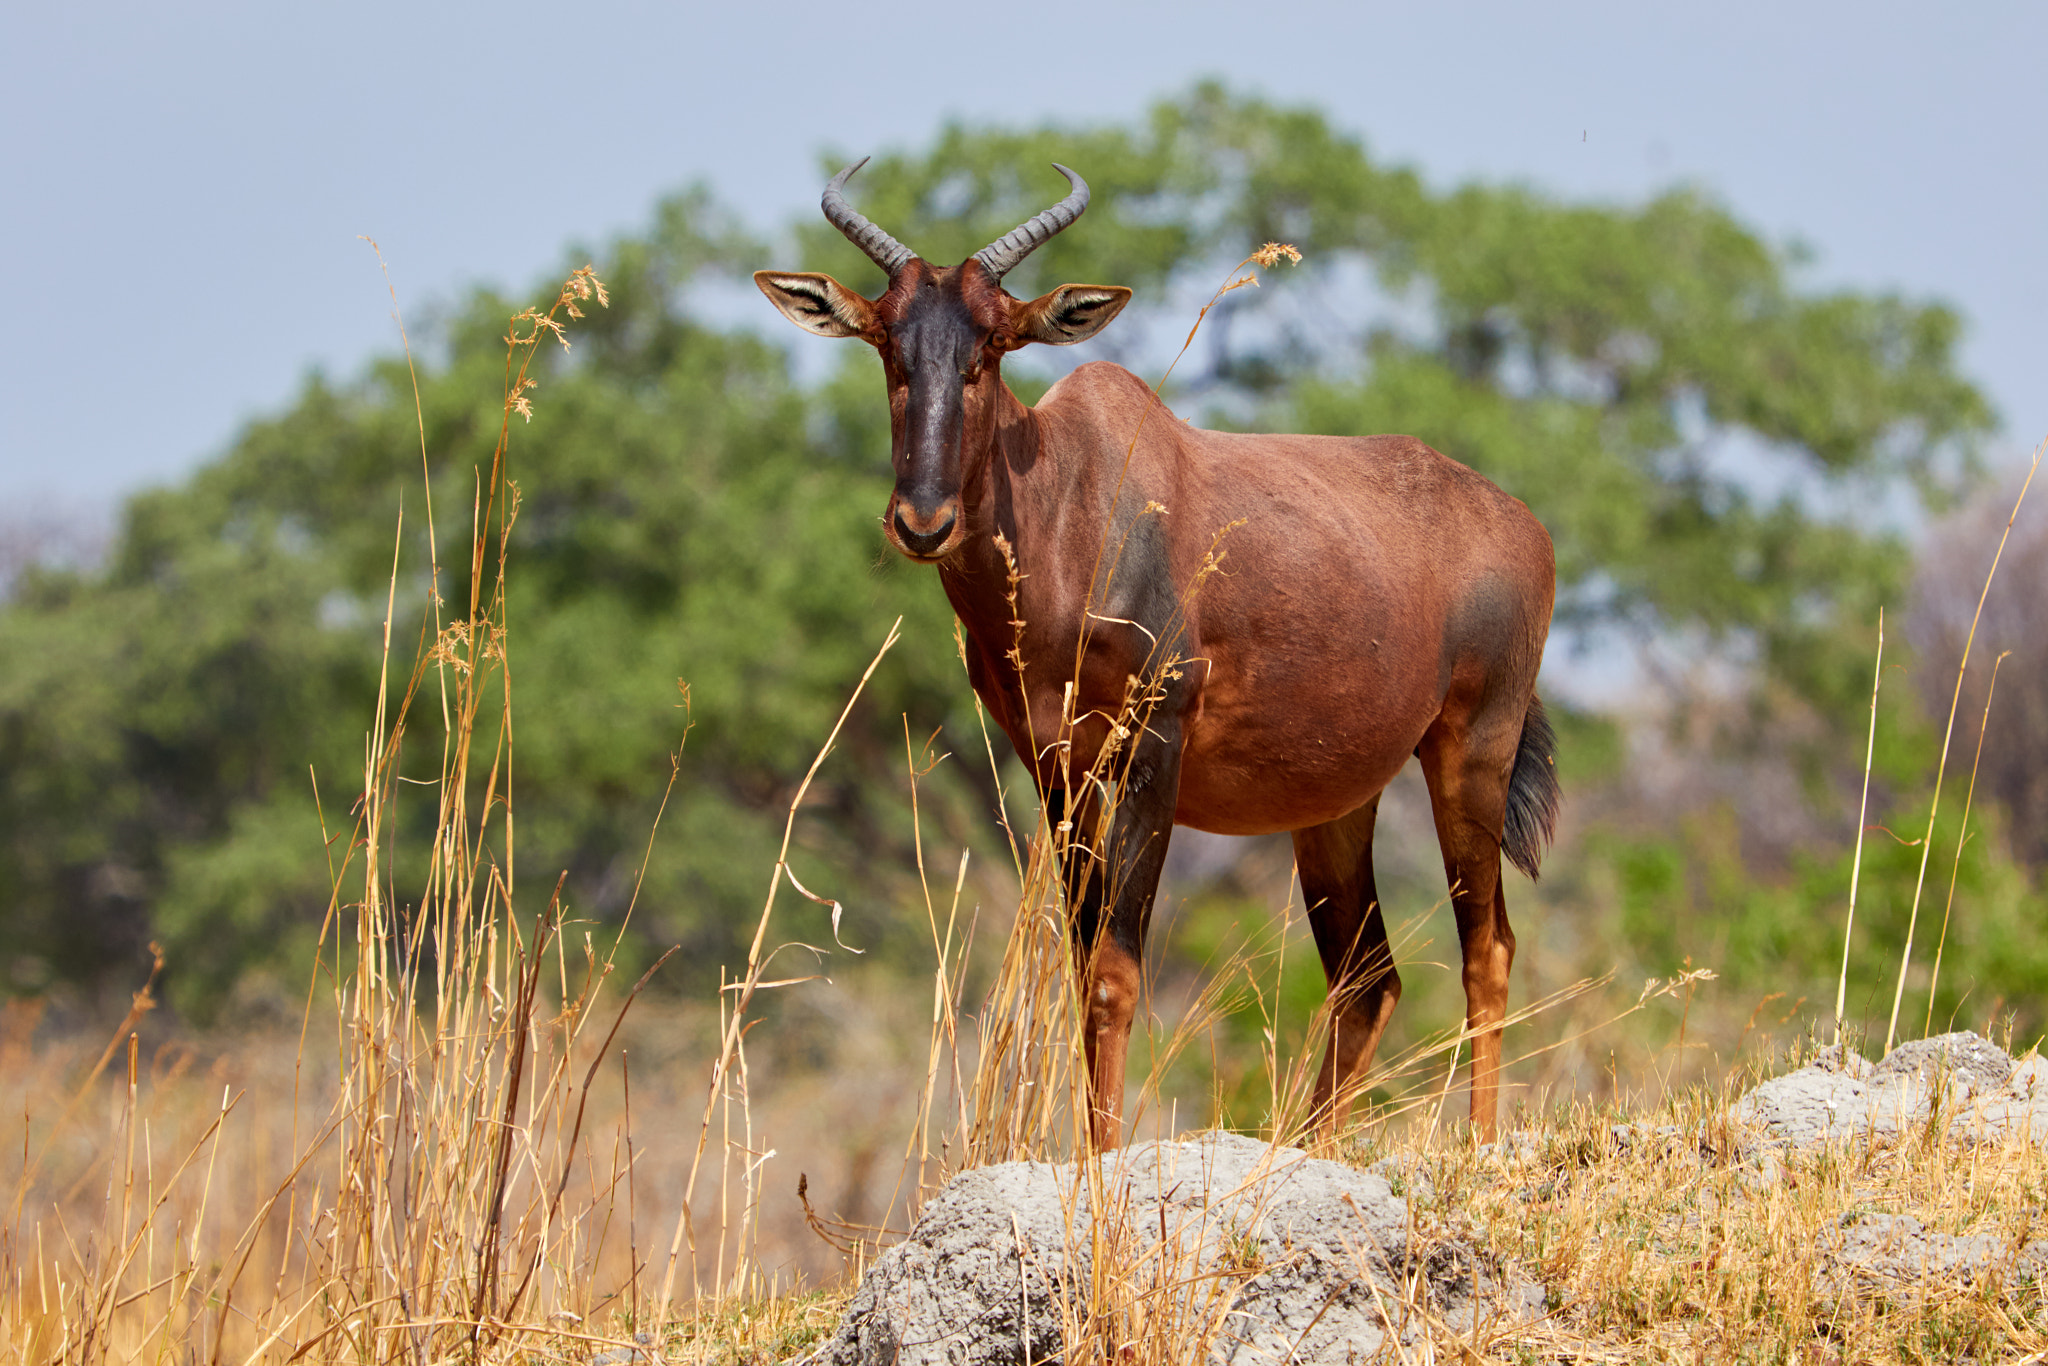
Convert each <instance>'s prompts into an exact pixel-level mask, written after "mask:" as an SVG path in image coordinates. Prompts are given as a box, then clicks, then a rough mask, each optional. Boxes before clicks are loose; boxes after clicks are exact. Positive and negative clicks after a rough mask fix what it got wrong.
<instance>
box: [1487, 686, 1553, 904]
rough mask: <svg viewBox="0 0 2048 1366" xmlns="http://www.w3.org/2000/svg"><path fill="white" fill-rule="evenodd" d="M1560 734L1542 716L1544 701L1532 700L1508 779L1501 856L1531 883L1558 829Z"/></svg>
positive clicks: (1547, 718)
mask: <svg viewBox="0 0 2048 1366" xmlns="http://www.w3.org/2000/svg"><path fill="white" fill-rule="evenodd" d="M1557 800H1558V786H1557V734H1556V732H1554V731H1552V730H1551V729H1550V718H1549V717H1547V716H1545V715H1544V714H1543V699H1542V698H1540V697H1537V696H1536V695H1535V694H1533V693H1532V694H1530V696H1529V710H1528V711H1527V712H1525V713H1524V714H1523V716H1522V743H1521V746H1520V747H1519V748H1518V749H1516V751H1515V774H1514V776H1513V777H1512V778H1510V779H1508V814H1507V822H1506V824H1505V827H1504V828H1503V829H1502V831H1501V837H1500V847H1501V852H1503V853H1505V854H1506V855H1507V856H1508V862H1510V863H1512V864H1514V865H1515V867H1517V868H1520V869H1521V870H1522V871H1523V872H1525V873H1527V874H1528V875H1529V876H1530V878H1531V879H1534V878H1535V876H1536V870H1537V868H1538V867H1539V866H1540V865H1541V864H1542V862H1543V851H1544V849H1545V848H1546V847H1548V846H1549V844H1550V835H1551V831H1552V830H1553V829H1554V828H1555V827H1556V825H1557Z"/></svg>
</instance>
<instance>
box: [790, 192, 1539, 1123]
mask: <svg viewBox="0 0 2048 1366" xmlns="http://www.w3.org/2000/svg"><path fill="white" fill-rule="evenodd" d="M865 164H866V159H865V158H863V159H862V160H861V161H859V162H856V163H854V164H853V165H851V166H849V167H847V168H846V169H845V170H843V171H841V172H840V173H839V174H838V175H836V176H834V177H833V178H832V180H831V182H830V184H829V185H827V187H826V189H825V193H824V198H823V201H822V207H823V209H824V213H825V217H826V218H827V219H829V220H830V221H831V222H832V224H833V225H834V226H836V227H837V228H838V229H839V230H840V231H841V232H842V233H844V234H845V235H846V236H847V237H848V238H849V239H850V240H851V241H852V242H853V243H854V244H855V245H856V246H858V247H860V248H861V250H863V251H864V252H866V253H867V255H868V256H869V258H870V259H872V260H873V261H874V262H875V264H876V265H878V266H880V267H881V268H882V269H883V271H885V272H886V273H887V275H888V278H889V285H888V288H887V289H886V290H885V291H884V292H883V293H882V294H881V296H880V297H879V298H875V299H868V298H865V297H863V296H862V295H859V294H856V293H855V292H853V291H852V290H850V289H848V288H846V287H845V286H844V285H842V284H840V283H839V282H838V281H837V280H834V279H833V278H832V277H831V276H829V275H823V274H813V273H801V274H799V273H790V272H783V271H767V270H764V271H760V272H757V273H756V274H755V276H754V282H755V284H757V285H758V286H759V287H760V289H761V292H762V293H763V294H765V295H766V296H767V297H768V300H769V302H770V303H772V304H774V305H775V307H776V308H778V309H779V310H781V312H782V313H783V315H784V316H786V317H787V318H789V320H790V321H791V322H794V323H795V324H796V325H797V326H799V327H801V328H803V329H805V330H806V331H809V332H813V333H816V334H817V335H819V336H823V337H857V338H859V339H860V340H862V341H864V342H866V343H868V344H869V345H870V346H872V347H874V348H875V350H876V351H877V352H878V353H879V354H880V356H881V360H882V374H883V377H884V380H885V381H886V384H887V388H888V396H889V429H890V460H891V462H892V464H893V466H894V469H895V476H896V483H895V488H894V491H893V492H892V493H891V494H890V497H889V503H888V506H887V508H886V509H885V510H884V513H883V517H882V527H883V534H884V535H885V536H886V538H887V539H888V540H889V541H890V542H891V543H892V544H893V545H894V546H895V547H896V549H897V550H899V551H901V552H902V553H903V554H904V555H906V556H908V557H909V558H910V559H912V560H914V561H916V562H918V563H921V564H930V565H933V566H936V568H937V571H938V575H939V580H940V582H941V584H942V585H943V586H944V588H945V592H946V596H947V598H948V599H949V600H950V602H951V604H952V607H953V610H954V613H955V614H956V615H957V616H958V618H959V621H960V625H961V627H962V630H963V633H964V644H965V650H966V661H967V670H968V678H969V682H970V683H971V684H972V686H973V688H974V691H975V693H976V694H977V695H978V696H979V697H980V699H981V701H982V703H983V704H984V705H985V707H986V708H987V710H988V712H989V714H990V715H991V716H992V717H993V718H994V719H995V721H996V723H997V724H998V725H999V726H1000V727H1001V728H1002V730H1003V732H1004V734H1005V735H1006V736H1008V738H1009V740H1010V743H1011V745H1012V746H1013V747H1014V748H1015V750H1016V752H1017V755H1018V757H1019V759H1021V760H1022V761H1023V763H1024V766H1025V767H1026V768H1027V769H1028V770H1029V771H1030V772H1031V775H1032V777H1033V779H1034V781H1035V782H1036V784H1037V787H1038V791H1039V795H1040V798H1041V800H1042V801H1043V802H1044V803H1045V806H1046V809H1047V811H1048V813H1049V815H1050V816H1051V817H1052V819H1054V820H1056V821H1057V820H1062V819H1065V820H1070V821H1071V822H1072V825H1071V829H1072V831H1073V832H1074V835H1073V840H1074V847H1073V848H1071V849H1070V850H1069V853H1068V855H1067V859H1066V869H1065V871H1064V872H1063V874H1062V876H1063V878H1064V879H1065V889H1066V892H1067V905H1068V914H1069V927H1070V934H1071V938H1072V945H1073V951H1074V955H1075V961H1076V963H1077V965H1078V966H1079V968H1080V973H1079V982H1080V990H1081V991H1082V993H1083V1002H1082V1014H1081V1018H1082V1022H1083V1028H1084V1029H1085V1053H1086V1062H1087V1069H1088V1086H1089V1096H1090V1099H1089V1116H1088V1119H1089V1133H1090V1139H1091V1142H1092V1143H1093V1144H1094V1146H1095V1147H1096V1148H1097V1149H1098V1150H1106V1149H1110V1148H1115V1147H1117V1146H1118V1145H1119V1143H1120V1142H1121V1138H1122V1125H1123V1091H1124V1071H1125V1057H1126V1052H1127V1049H1128V1046H1129V1039H1130V1031H1131V1021H1132V1016H1133V1014H1134V1012H1135V1010H1136V1007H1137V1002H1138V991H1139V984H1140V965H1141V963H1142V960H1143V953H1144V943H1145V932H1146V927H1147V924H1148V922H1149V920H1150V918H1151V911H1152V901H1153V896H1154V894H1155V892H1156V891H1157V888H1158V883H1159V872H1160V866H1161V864H1162V863H1163V861H1164V860H1165V857H1166V850H1167V842H1168V840H1169V838H1170V837H1171V834H1172V830H1173V827H1174V826H1176V825H1185V826H1190V827H1193V828H1194V829H1197V830H1208V831H1215V832H1219V833H1223V834H1229V835H1263V834H1275V833H1279V832H1282V831H1286V832H1290V833H1291V834H1292V836H1293V840H1294V856H1295V862H1296V870H1297V874H1298V876H1299V878H1300V881H1301V888H1302V894H1303V899H1304V904H1305V905H1306V906H1307V908H1308V919H1309V923H1310V926H1311V929H1312V932H1313V934H1314V937H1315V942H1316V949H1317V952H1318V955H1319V956H1320V958H1321V960H1322V964H1323V970H1324V973H1325V975H1326V977H1327V979H1328V983H1329V990H1330V1006H1329V1038H1328V1042H1327V1045H1326V1047H1325V1050H1324V1055H1323V1060H1322V1064H1321V1068H1320V1071H1319V1073H1318V1075H1317V1080H1316V1085H1315V1091H1314V1095H1313V1106H1314V1108H1313V1110H1312V1112H1311V1113H1312V1115H1313V1116H1314V1122H1315V1124H1316V1126H1317V1128H1318V1129H1319V1131H1321V1132H1324V1133H1328V1132H1331V1131H1333V1130H1334V1128H1335V1126H1336V1124H1337V1122H1338V1120H1339V1118H1340V1117H1341V1115H1342V1114H1343V1113H1344V1112H1345V1110H1346V1108H1347V1107H1348V1105H1349V1103H1350V1101H1351V1099H1352V1098H1353V1096H1354V1095H1355V1093H1356V1092H1357V1091H1358V1090H1359V1089H1361V1088H1362V1086H1363V1083H1364V1080H1365V1076H1366V1073H1367V1069H1368V1068H1370V1066H1371V1063H1372V1059H1373V1054H1374V1052H1375V1050H1376V1049H1377V1047H1378V1045H1379V1041H1380V1036H1381V1033H1382V1032H1383V1031H1384V1029H1385V1028H1386V1024H1387V1020H1388V1017H1389V1016H1390V1015H1391V1014H1392V1012H1393V1009H1394V1005H1395V1003H1396V1002H1397V1001H1398V1000H1399V999H1400V996H1401V976H1400V973H1399V972H1397V971H1396V970H1395V966H1394V962H1393V958H1392V954H1391V951H1390V948H1389V945H1388V942H1387V928H1386V921H1385V917H1384V915H1383V913H1382V911H1381V908H1380V903H1379V896H1378V893H1377V891H1376V889H1375V888H1374V885H1373V865H1372V842H1373V825H1374V821H1375V818H1376V816H1377V814H1378V811H1379V803H1380V797H1381V794H1382V793H1383V792H1384V790H1385V788H1386V786H1387V784H1388V783H1389V782H1391V781H1392V780H1393V778H1394V776H1395V775H1396V774H1397V773H1398V772H1399V771H1400V769H1401V767H1402V766H1403V765H1404V764H1405V763H1406V762H1407V760H1408V757H1409V756H1410V755H1414V756H1416V757H1417V758H1418V759H1419V760H1420V762H1421V768H1422V773H1423V777H1424V779H1425V780H1426V782H1427V784H1428V788H1429V799H1430V806H1431V810H1432V812H1433V814H1434V817H1435V823H1436V831H1437V840H1438V844H1439V845H1440V847H1441V851H1442V854H1443V861H1444V870H1445V873H1446V875H1447V876H1448V878H1449V881H1450V889H1451V902H1452V905H1453V907H1454V909H1455V912H1456V917H1457V924H1458V940H1459V945H1460V948H1461V950H1462V953H1463V959H1464V985H1465V1001H1466V1014H1465V1019H1466V1027H1467V1028H1466V1034H1467V1037H1468V1038H1469V1039H1470V1041H1471V1047H1472V1061H1471V1116H1472V1126H1473V1130H1474V1132H1475V1134H1476V1136H1477V1137H1479V1138H1480V1139H1482V1140H1485V1139H1490V1138H1492V1136H1493V1135H1494V1133H1495V1125H1496V1117H1497V1114H1498V1109H1499V1088H1500V1053H1501V1031H1502V1027H1503V1025H1504V1023H1505V1020H1506V1014H1507V994H1508V972H1509V969H1510V967H1511V966H1512V965H1513V963H1514V957H1515V936H1514V932H1513V930H1511V929H1510V928H1509V926H1508V916H1507V904H1506V901H1505V900H1504V899H1503V896H1502V886H1501V882H1502V879H1501V862H1500V861H1501V855H1502V854H1503V853H1505V854H1506V855H1507V857H1508V859H1509V861H1510V862H1512V863H1513V864H1514V865H1515V866H1516V867H1517V868H1520V869H1521V870H1522V871H1523V872H1524V873H1526V874H1527V875H1528V876H1529V877H1531V878H1534V877H1535V876H1536V874H1537V868H1538V864H1539V862H1540V860H1541V857H1542V854H1543V850H1544V848H1545V847H1546V846H1547V845H1548V843H1549V841H1550V837H1551V831H1552V827H1553V825H1554V824H1555V821H1556V814H1557V803H1558V783H1557V777H1556V773H1555V769H1554V758H1553V752H1554V749H1555V740H1554V737H1553V735H1552V731H1551V727H1550V724H1549V722H1548V721H1547V720H1546V719H1545V716H1544V711H1543V704H1542V702H1541V701H1540V700H1539V699H1538V698H1537V696H1536V675H1537V669H1538V666H1539V665H1540V663H1541V662H1542V658H1543V646H1544V641H1545V638H1546V637H1547V635H1548V633H1549V629H1550V614H1551V606H1552V602H1553V598H1554V596H1555V589H1556V563H1555V557H1554V555H1553V552H1552V549H1551V543H1550V537H1549V535H1548V534H1547V533H1546V532H1545V531H1544V529H1543V527H1542V526H1541V525H1540V524H1539V523H1538V522H1537V520H1536V519H1535V517H1534V516H1533V515H1531V514H1530V512H1529V510H1528V508H1526V507H1525V506H1523V504H1522V503H1521V502H1520V501H1518V500H1517V499H1515V498H1512V497H1510V496H1509V495H1508V494H1506V493H1504V492H1502V491H1501V490H1500V489H1499V488H1497V487H1495V486H1494V485H1493V484H1492V483H1490V482H1488V481H1487V480H1486V479H1484V478H1482V477H1481V476H1480V475H1478V474H1477V473H1475V472H1473V471H1472V470H1470V469H1468V468H1466V467H1465V466H1464V465H1461V464H1459V463H1458V462H1457V461H1455V460H1452V459H1449V458H1448V457H1446V456H1443V455H1440V454H1438V453H1437V452H1436V451H1434V450H1432V449H1430V448H1429V447H1428V446H1426V445H1424V444H1423V443H1422V442H1421V441H1419V440H1417V439H1415V438H1414V437H1411V436H1364V437H1331V436H1276V435H1240V434H1234V433H1223V432H1210V431H1202V430H1199V429H1197V428H1194V427H1191V426H1189V425H1187V424H1186V423H1185V422H1182V421H1181V420H1180V419H1178V418H1175V417H1173V416H1172V414H1171V413H1169V412H1166V411H1165V410H1164V409H1160V410H1158V411H1152V410H1153V409H1154V407H1155V406H1156V404H1157V397H1156V395H1155V394H1154V393H1153V391H1152V390H1151V389H1150V388H1149V387H1148V386H1147V385H1146V384H1145V383H1144V382H1143V381H1142V380H1140V379H1138V377H1137V376H1135V375H1133V374H1131V373H1130V372H1129V371H1128V370H1125V369H1123V368H1122V367H1120V366H1117V365H1113V364H1108V363H1104V362H1094V363H1090V364H1085V365H1082V366H1079V367H1077V368H1076V369H1075V370H1073V371H1072V373H1070V374H1068V375H1067V376H1066V377H1065V378H1063V379H1061V380H1060V381H1059V382H1058V383H1057V384H1055V385H1053V387H1052V388H1051V390H1050V391H1048V392H1047V393H1046V395H1045V397H1044V398H1043V399H1042V400H1041V401H1040V402H1039V403H1038V404H1037V406H1035V407H1026V406H1025V405H1024V404H1023V403H1022V402H1021V401H1020V400H1019V399H1018V398H1017V397H1016V396H1015V395H1014V394H1012V393H1011V392H1010V390H1009V388H1008V387H1007V386H1006V385H1005V384H1004V383H1003V379H1002V360H1003V357H1004V355H1005V354H1007V353H1008V352H1011V351H1015V350H1018V349H1019V348H1021V347H1024V346H1028V345H1030V344H1032V343H1034V342H1042V343H1045V344H1047V345H1051V346H1069V345H1072V344H1073V343H1075V342H1080V341H1085V340H1087V339H1088V338H1089V337H1092V336H1094V335H1095V334H1096V333H1098V332H1100V331H1101V330H1102V329H1103V328H1104V327H1105V326H1107V325H1108V324H1109V322H1110V320H1111V319H1113V318H1115V317H1116V315H1117V314H1118V313H1119V312H1120V311H1121V310H1122V309H1123V307H1124V305H1125V304H1127V303H1128V302H1129V301H1130V298H1131V291H1130V290H1128V289H1124V288H1120V287H1116V286H1109V285H1085V284H1067V285H1061V286H1060V287H1059V288H1057V289H1054V290H1053V291H1051V292H1050V293H1048V294H1044V295H1041V296H1040V297H1038V298H1036V299H1032V300H1030V301H1029V302H1026V301H1024V300H1021V299H1018V298H1016V297H1015V296H1013V295H1011V294H1010V293H1009V292H1008V291H1006V290H1005V289H1004V288H1003V286H1002V280H1003V277H1004V276H1005V275H1006V274H1008V273H1009V272H1010V271H1011V270H1013V269H1015V268H1016V266H1017V265H1018V263H1019V262H1021V261H1023V260H1024V258H1025V257H1027V256H1028V255H1030V254H1031V252H1032V251H1034V250H1035V249H1037V248H1038V247H1040V246H1042V245H1043V244H1044V243H1045V242H1047V241H1048V240H1050V239H1051V238H1052V237H1053V236H1054V235H1055V234H1057V233H1059V232H1062V231H1064V230H1065V229H1067V228H1068V227H1070V226H1071V225H1072V224H1073V223H1074V221H1075V220H1076V219H1078V218H1080V216H1081V214H1082V212H1083V211H1084V210H1085V209H1086V208H1087V207H1088V186H1087V183H1086V182H1085V181H1083V180H1082V179H1081V177H1080V176H1078V175H1076V174H1075V173H1074V172H1073V171H1071V170H1068V169H1067V168H1066V167H1064V166H1060V165H1058V164H1057V163H1055V164H1054V169H1056V170H1058V171H1059V172H1060V174H1061V175H1063V176H1065V177H1066V180H1067V183H1068V186H1069V188H1070V191H1071V192H1070V193H1069V194H1068V195H1067V197H1066V198H1064V199H1062V200H1061V201H1060V202H1059V203H1057V204H1055V205H1054V206H1053V207H1052V208H1050V209H1047V210H1046V211H1044V212H1043V213H1040V214H1039V215H1037V216H1036V217H1034V218H1032V219H1030V220H1029V221H1027V222H1025V223H1023V224H1021V225H1020V226H1018V227H1017V228H1015V229H1013V230H1012V231H1011V232H1009V233H1007V234H1005V235H1004V236H1003V237H1001V238H1000V239H998V240H997V241H995V242H993V243H991V244H990V245H989V246H987V247H985V248H983V249H982V250H980V251H978V252H976V253H975V254H974V255H973V256H972V257H971V258H969V259H968V260H966V261H963V262H961V263H960V264H959V265H957V266H935V265H932V264H931V263H930V262H928V261H925V260H923V259H921V258H920V257H918V256H917V255H916V254H915V253H914V252H912V251H911V250H910V249H909V248H908V247H906V246H904V245H902V244H901V243H900V242H898V241H896V239H895V238H893V237H891V236H890V235H889V234H888V233H886V232H884V231H883V230H882V229H881V228H879V227H877V226H876V225H875V224H873V223H871V222H869V221H868V220H867V219H866V218H865V217H863V216H862V215H861V214H860V213H858V212H857V211H855V210H854V209H853V208H852V207H851V206H850V205H849V204H848V203H847V200H846V197H845V193H844V191H845V186H846V182H847V180H848V179H849V178H850V177H851V176H852V175H853V174H854V172H856V171H858V170H859V169H860V168H861V167H862V166H863V165H865ZM1225 528H1228V532H1227V535H1224V536H1223V539H1222V543H1221V549H1220V554H1221V555H1222V556H1224V557H1226V558H1227V563H1224V564H1222V565H1221V567H1220V568H1219V562H1218V559H1217V556H1218V553H1219V551H1218V539H1217V538H1218V535H1219V533H1220V532H1222V531H1223V530H1224V529H1225ZM1105 547H1107V549H1105ZM1198 580H1199V581H1200V583H1199V589H1198V591H1193V589H1194V586H1195V585H1196V583H1197V581H1198ZM1138 694H1142V695H1143V696H1144V697H1145V698H1146V699H1147V707H1148V710H1147V712H1146V714H1145V715H1144V716H1143V718H1142V724H1139V725H1136V726H1132V725H1128V724H1123V723H1120V722H1119V721H1118V720H1117V718H1118V717H1119V716H1120V715H1127V714H1128V704H1129V702H1130V699H1131V698H1132V697H1133V696H1134V695H1138ZM1054 737H1058V740H1057V741H1054V742H1053V743H1048V741H1052V740H1053V738H1054ZM1116 746H1124V747H1126V752H1125V753H1123V754H1122V756H1121V766H1120V767H1119V768H1118V770H1117V771H1118V773H1119V775H1120V777H1119V780H1118V782H1117V784H1116V786H1115V789H1114V790H1112V789H1111V787H1110V785H1109V784H1106V783H1103V782H1100V781H1083V779H1082V777H1081V775H1084V774H1092V773H1096V772H1098V769H1097V767H1096V762H1097V760H1098V759H1099V758H1101V757H1102V756H1103V754H1104V752H1105V747H1112V748H1113V747H1116ZM1097 817H1100V819H1097Z"/></svg>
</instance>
